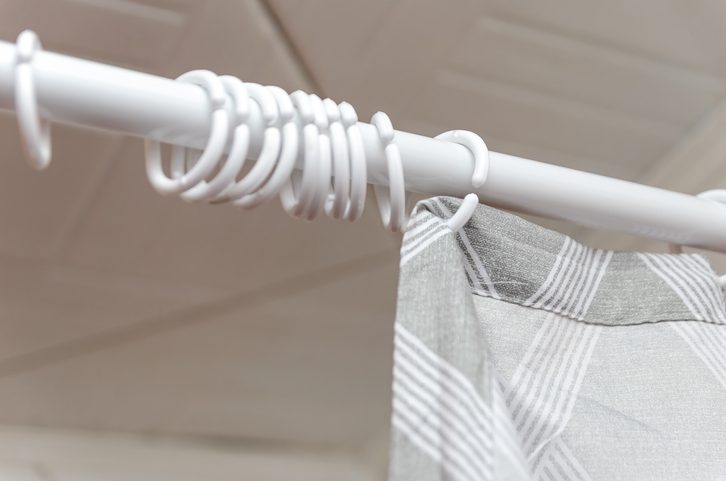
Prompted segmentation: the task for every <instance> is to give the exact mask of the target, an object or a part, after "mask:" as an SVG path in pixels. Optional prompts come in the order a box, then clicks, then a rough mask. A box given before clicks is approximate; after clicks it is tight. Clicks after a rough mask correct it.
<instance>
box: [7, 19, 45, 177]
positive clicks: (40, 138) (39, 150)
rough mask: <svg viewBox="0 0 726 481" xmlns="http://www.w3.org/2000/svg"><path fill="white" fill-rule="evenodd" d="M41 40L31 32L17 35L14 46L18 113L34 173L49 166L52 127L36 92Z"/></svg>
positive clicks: (24, 143)
mask: <svg viewBox="0 0 726 481" xmlns="http://www.w3.org/2000/svg"><path fill="white" fill-rule="evenodd" d="M42 48H43V46H42V45H41V43H40V39H38V36H37V35H36V34H35V32H33V31H32V30H24V31H23V32H21V33H20V35H18V39H17V42H16V45H15V62H16V63H15V113H16V115H17V118H18V128H19V129H20V134H21V139H22V141H23V148H24V150H25V154H26V160H27V161H28V164H30V166H31V167H32V168H34V169H35V170H43V169H45V168H46V167H48V166H49V165H50V161H51V140H50V123H49V122H48V121H47V120H43V119H41V118H40V115H39V113H38V99H37V96H36V92H35V78H34V75H33V57H34V56H35V53H36V52H38V51H40V50H42Z"/></svg>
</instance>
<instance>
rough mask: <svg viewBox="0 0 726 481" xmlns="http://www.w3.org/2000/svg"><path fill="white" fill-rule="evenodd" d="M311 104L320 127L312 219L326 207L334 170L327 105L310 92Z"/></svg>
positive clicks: (310, 217) (311, 211)
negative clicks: (316, 185) (331, 175)
mask: <svg viewBox="0 0 726 481" xmlns="http://www.w3.org/2000/svg"><path fill="white" fill-rule="evenodd" d="M309 98H310V105H311V107H312V110H313V114H314V116H315V124H316V125H317V127H318V131H319V133H318V179H317V180H318V182H317V184H318V187H317V190H316V192H315V196H314V197H313V202H312V204H311V206H310V216H309V217H308V219H310V220H312V219H314V218H315V217H317V216H318V215H319V214H320V212H322V210H323V209H324V207H325V201H326V200H327V199H328V193H329V192H330V174H331V171H332V165H331V164H332V159H331V156H332V152H331V148H330V137H328V127H329V124H328V116H327V114H326V113H325V106H324V105H323V101H322V99H321V98H320V97H318V96H317V95H315V94H310V95H309Z"/></svg>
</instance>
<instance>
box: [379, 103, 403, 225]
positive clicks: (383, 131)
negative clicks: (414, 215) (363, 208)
mask: <svg viewBox="0 0 726 481" xmlns="http://www.w3.org/2000/svg"><path fill="white" fill-rule="evenodd" d="M371 124H373V125H374V126H375V128H376V130H377V131H378V137H379V138H380V140H381V143H382V144H383V150H384V154H385V156H386V166H387V168H388V188H387V189H386V187H384V186H380V185H374V186H373V191H374V192H375V194H376V199H377V200H378V210H379V212H380V214H381V220H382V222H383V226H384V227H385V228H386V229H388V230H391V231H393V232H398V231H401V230H402V229H403V227H404V225H405V223H406V185H405V182H404V178H403V165H402V163H401V152H400V151H399V150H398V146H397V145H396V143H395V142H394V138H395V132H394V130H393V124H392V123H391V119H390V118H388V115H386V114H385V113H384V112H376V113H375V114H373V117H371Z"/></svg>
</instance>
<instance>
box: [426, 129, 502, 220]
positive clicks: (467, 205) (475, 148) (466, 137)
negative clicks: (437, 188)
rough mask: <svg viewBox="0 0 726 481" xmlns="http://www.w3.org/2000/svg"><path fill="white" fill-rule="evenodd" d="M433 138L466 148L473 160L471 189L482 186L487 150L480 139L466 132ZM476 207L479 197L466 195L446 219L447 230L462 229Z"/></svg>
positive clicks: (458, 131) (484, 179) (485, 172)
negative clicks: (452, 213)
mask: <svg viewBox="0 0 726 481" xmlns="http://www.w3.org/2000/svg"><path fill="white" fill-rule="evenodd" d="M435 138H436V139H438V140H444V141H447V142H453V143H456V144H459V145H463V146H464V147H466V148H467V149H468V150H469V152H471V155H472V156H473V158H474V170H473V172H472V174H471V185H472V186H473V187H481V186H482V185H484V183H485V182H486V180H487V176H488V175H489V149H488V148H487V144H486V143H485V142H484V140H482V138H481V137H479V136H478V135H477V134H475V133H474V132H469V131H468V130H449V131H448V132H444V133H442V134H439V135H437V136H436V137H435ZM477 205H479V196H478V195H477V194H475V193H471V194H467V196H466V197H464V200H463V202H462V203H461V205H460V206H459V208H458V209H457V211H456V212H455V213H454V215H452V216H451V217H450V218H449V219H447V221H446V224H447V225H448V227H449V229H451V230H452V231H454V232H456V231H458V230H459V229H461V228H462V227H464V225H466V223H467V222H469V219H471V216H472V215H474V211H475V210H476V207H477Z"/></svg>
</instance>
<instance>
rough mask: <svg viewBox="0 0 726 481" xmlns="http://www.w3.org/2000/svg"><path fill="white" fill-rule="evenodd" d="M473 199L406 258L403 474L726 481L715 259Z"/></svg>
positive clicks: (425, 231)
mask: <svg viewBox="0 0 726 481" xmlns="http://www.w3.org/2000/svg"><path fill="white" fill-rule="evenodd" d="M459 202H460V201H459V200H457V199H453V198H448V197H447V198H434V199H430V200H427V201H424V202H421V203H419V205H418V206H417V208H416V209H415V211H414V216H413V217H412V219H411V221H410V224H409V228H408V230H407V232H406V234H405V236H404V241H403V246H402V248H401V274H400V284H399V294H398V295H399V300H398V312H397V318H396V326H395V355H394V381H393V411H392V434H391V458H390V479H391V480H394V481H399V480H415V481H436V480H462V481H464V480H466V481H474V480H510V479H511V480H547V481H561V480H565V481H567V480H571V481H575V480H588V481H589V480H602V481H605V480H607V481H612V480H638V481H642V480H701V479H702V480H715V479H726V326H725V325H724V324H726V313H725V311H724V302H723V297H722V292H721V289H720V288H719V286H718V284H717V278H716V275H715V273H714V272H713V271H712V269H711V267H710V266H709V264H708V262H707V260H706V259H705V258H704V257H703V256H701V255H697V254H679V255H672V254H646V253H630V252H612V251H606V250H599V249H592V248H589V247H586V246H583V245H581V244H579V243H577V242H575V241H573V240H572V239H570V238H568V237H566V236H564V235H562V234H560V233H557V232H553V231H550V230H547V229H544V228H542V227H540V226H537V225H534V224H532V223H529V222H527V221H525V220H523V219H520V218H518V217H516V216H513V215H510V214H507V213H504V212H501V211H498V210H495V209H492V208H489V207H486V206H480V207H479V208H478V209H477V211H476V213H475V215H474V217H473V218H472V219H471V220H470V221H469V223H468V224H467V225H466V226H465V227H464V228H463V229H461V230H460V231H458V232H456V233H454V232H451V231H450V230H449V229H448V227H447V226H446V224H445V220H446V219H447V218H448V217H450V216H451V215H452V213H453V212H455V211H456V209H458V207H459Z"/></svg>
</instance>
